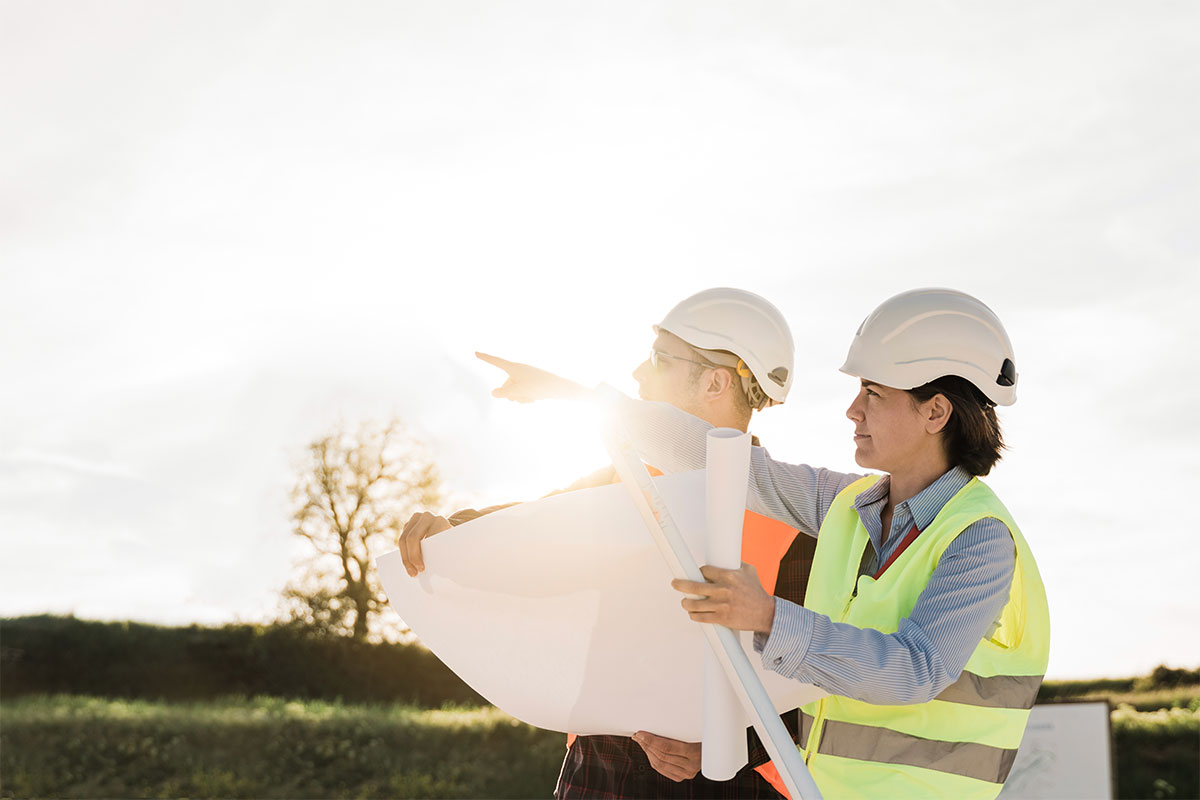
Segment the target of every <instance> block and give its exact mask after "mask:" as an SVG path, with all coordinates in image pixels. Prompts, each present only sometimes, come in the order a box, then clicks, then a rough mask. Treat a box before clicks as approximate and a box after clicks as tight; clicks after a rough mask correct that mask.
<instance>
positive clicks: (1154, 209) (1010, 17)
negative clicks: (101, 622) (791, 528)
mask: <svg viewBox="0 0 1200 800" xmlns="http://www.w3.org/2000/svg"><path fill="white" fill-rule="evenodd" d="M1198 31H1200V6H1197V5H1196V4H1193V3H1187V2H1177V3H1170V2H1159V3H1149V4H1146V3H1143V4H1138V5H1137V7H1136V10H1135V9H1133V7H1131V6H1130V5H1129V4H1125V3H1115V2H1106V3H1097V2H1078V3H1067V2H1057V3H1050V4H1047V3H1040V2H1025V3H1004V4H948V3H923V4H919V3H904V4H889V3H869V4H867V3H864V4H854V5H851V4H816V3H809V2H804V3H791V4H775V3H743V2H739V3H710V2H707V3H697V2H690V0H689V1H688V2H683V1H682V0H680V2H663V3H649V2H640V1H639V2H618V3H604V4H586V3H573V2H561V1H560V0H554V2H538V3H533V2H529V3H505V4H492V3H463V2H442V1H440V0H439V1H436V2H435V1H434V0H429V2H409V3H395V2H386V3H385V2H361V3H354V4H350V5H347V4H335V3H312V2H308V3H300V2H259V3H254V4H245V3H236V2H178V3H170V4H163V3H159V2H129V1H128V0H118V1H117V2H111V3H104V4H65V3H57V2H45V1H44V0H37V1H36V2H13V1H12V0H4V2H2V3H0V340H2V341H3V347H2V348H0V369H2V370H3V375H4V376H5V380H4V382H3V384H2V385H0V545H2V547H3V558H2V559H0V586H3V592H2V593H0V614H4V615H14V614H25V613H36V612H42V611H52V612H67V611H74V613H76V614H77V615H79V616H81V617H88V618H111V619H142V620H152V621H161V622H168V623H183V622H189V621H200V622H209V623H219V622H222V621H226V620H231V619H259V618H262V615H263V614H265V613H267V612H268V611H269V610H270V609H272V608H273V606H274V593H275V592H276V591H277V590H278V588H279V587H280V586H281V585H282V584H283V583H284V581H285V580H286V579H287V577H288V575H289V570H290V568H291V562H292V558H293V556H294V555H295V553H296V543H295V542H294V541H293V539H295V537H293V536H292V535H291V534H290V532H289V530H290V529H289V522H288V513H289V506H288V490H289V487H290V485H291V484H292V482H293V480H294V478H295V475H296V466H295V464H296V462H297V460H298V459H299V458H300V457H301V456H302V454H303V450H304V446H305V444H306V443H307V442H308V441H310V440H311V439H313V438H315V437H317V436H319V435H321V434H323V433H324V432H326V431H327V430H328V429H329V426H330V425H331V423H332V422H333V420H334V419H336V418H337V417H338V416H339V415H341V416H343V417H346V418H348V419H362V418H373V417H382V416H386V415H387V414H389V413H392V412H394V413H397V414H399V415H401V416H402V417H403V418H404V419H405V420H407V421H408V423H409V424H410V426H411V427H412V428H413V429H414V430H416V431H417V432H419V433H420V435H422V436H423V437H424V438H425V439H426V440H427V441H428V442H429V443H430V445H431V446H432V448H433V451H434V454H435V457H436V459H437V461H438V463H439V464H440V466H441V468H442V471H443V474H444V477H445V481H446V484H447V486H448V488H449V489H450V490H451V491H452V492H454V494H455V499H456V501H457V502H458V503H459V504H461V505H468V504H476V503H487V502H497V501H502V500H513V499H525V498H532V497H535V496H537V495H539V494H542V493H544V492H545V491H547V490H549V489H552V488H555V487H559V486H563V485H565V484H567V483H569V482H571V481H572V480H573V479H575V478H576V477H578V476H579V475H581V474H583V473H584V472H586V471H590V470H591V469H594V468H596V467H598V466H601V465H602V464H603V463H604V462H605V456H604V452H603V448H602V447H601V445H600V442H599V440H598V438H597V436H596V432H595V430H594V429H593V428H592V427H591V425H590V423H589V422H588V421H587V419H586V418H584V417H580V416H578V415H577V414H576V413H575V412H574V411H572V409H571V408H570V407H569V406H563V405H555V404H549V405H545V404H544V405H541V406H516V405H513V404H507V403H504V402H502V401H498V400H493V399H492V398H491V397H490V396H489V391H490V389H491V388H493V387H494V386H495V385H497V384H498V383H499V380H500V374H499V373H498V372H497V371H495V370H494V369H492V368H490V367H488V366H486V365H484V364H482V363H480V362H477V361H476V360H475V359H474V358H473V357H472V353H473V351H474V350H476V349H482V350H487V351H489V352H493V353H496V354H499V355H502V356H505V357H509V358H513V359H517V360H525V361H530V362H533V363H536V364H539V365H541V366H545V367H548V368H551V369H555V370H557V371H561V372H563V373H564V374H567V375H569V376H571V377H573V378H576V379H578V380H581V381H584V382H587V383H597V382H600V381H607V382H609V383H611V384H613V385H615V386H617V387H618V388H621V389H624V390H626V391H629V392H632V391H634V384H633V381H632V379H631V378H630V376H629V372H630V371H631V370H632V369H633V367H634V366H635V365H636V364H637V363H638V362H639V361H640V360H642V358H644V354H645V351H646V350H647V348H648V346H649V343H650V341H651V338H652V333H651V331H650V325H652V324H653V323H654V322H657V321H658V320H659V319H660V318H661V317H662V316H663V314H665V313H666V311H667V310H668V309H669V308H670V307H671V306H672V305H674V304H675V303H676V302H677V301H678V300H680V299H682V298H683V297H685V296H687V295H688V294H691V293H692V292H695V291H698V290H700V289H703V288H708V287H710V286H721V285H730V286H738V287H741V288H745V289H749V290H751V291H755V292H758V293H759V294H762V295H764V296H765V297H767V298H768V299H770V300H771V301H772V302H774V303H775V304H776V305H778V306H779V307H780V309H782V310H783V312H784V313H785V315H786V316H787V317H788V319H789V320H790V321H791V323H792V326H793V331H794V333H795V336H796V339H797V341H798V343H799V351H798V359H797V377H796V380H795V383H794V386H793V390H792V398H791V400H790V401H789V402H788V404H787V405H786V406H784V407H782V408H776V409H771V410H769V411H767V412H766V413H764V414H763V415H762V416H761V419H759V420H758V421H756V422H755V423H754V427H753V429H754V431H755V432H756V433H758V434H759V435H760V437H761V438H762V439H763V441H764V443H765V444H766V445H767V447H768V449H769V450H770V451H771V453H772V455H773V456H774V457H776V458H779V459H782V460H789V461H805V462H808V463H812V464H820V465H824V466H829V467H832V468H840V469H843V470H852V469H854V463H853V460H852V452H853V445H852V443H851V440H850V436H851V424H850V423H849V422H848V421H847V420H846V419H845V417H844V415H843V412H844V410H845V407H846V406H847V405H848V403H849V401H850V399H851V397H852V395H853V393H854V380H853V379H851V378H849V377H847V376H844V375H841V374H840V373H838V372H837V367H838V366H839V365H840V363H841V360H842V358H843V357H844V355H845V350H846V347H847V346H848V344H849V341H850V337H851V336H852V334H853V332H854V330H855V328H856V327H857V326H858V323H859V322H860V321H861V319H862V318H863V316H865V315H866V314H867V313H868V312H869V311H870V310H871V309H872V308H873V307H874V306H875V305H876V304H877V303H878V302H880V301H881V300H883V299H885V298H886V297H888V296H890V295H891V294H894V293H896V292H898V291H901V290H904V289H908V288H913V287H917V286H929V285H944V286H952V287H955V288H959V289H962V290H965V291H967V292H970V293H973V294H976V295H977V296H979V297H980V298H981V299H983V300H984V301H985V302H987V303H988V304H989V305H991V306H992V308H993V309H995V310H996V311H997V313H999V315H1000V316H1001V318H1002V319H1003V320H1004V321H1005V323H1006V325H1007V327H1008V330H1009V332H1010V334H1011V337H1012V339H1013V341H1014V345H1015V347H1016V352H1017V365H1018V368H1019V370H1020V374H1021V382H1020V402H1019V403H1018V404H1017V405H1016V406H1014V407H1012V408H1010V409H1004V410H1003V411H1002V416H1001V419H1002V422H1003V424H1004V426H1005V431H1006V435H1007V438H1008V441H1009V442H1010V444H1011V446H1012V450H1011V452H1010V453H1009V455H1008V456H1007V457H1006V458H1005V460H1004V461H1003V462H1001V465H1000V466H999V467H998V468H997V470H996V471H995V472H994V473H993V476H992V477H991V478H989V482H990V483H991V484H992V485H993V486H994V487H995V488H996V489H997V490H998V491H999V493H1000V495H1001V496H1002V497H1003V498H1004V500H1005V502H1006V503H1007V505H1008V506H1009V507H1010V509H1011V510H1012V511H1013V512H1014V514H1015V515H1016V517H1017V519H1018V520H1019V521H1020V523H1021V526H1022V529H1023V530H1024V532H1025V534H1026V536H1027V538H1028V539H1029V541H1030V542H1031V545H1032V547H1033V548H1034V551H1035V553H1036V555H1037V557H1038V560H1039V564H1040V566H1041V570H1042V574H1043V576H1044V579H1045V582H1046V586H1047V589H1048V592H1049V596H1050V603H1051V610H1052V616H1053V622H1054V630H1053V648H1052V659H1051V665H1050V675H1051V676H1052V677H1060V678H1061V677H1085V676H1097V675H1128V674H1135V673H1141V672H1145V671H1147V670H1149V669H1150V668H1152V667H1154V666H1155V665H1157V664H1159V663H1162V662H1166V663H1168V664H1171V665H1174V666H1185V665H1186V666H1195V665H1197V664H1200V636H1198V635H1197V633H1198V632H1200V595H1198V594H1197V592H1196V591H1195V588H1194V584H1195V580H1194V578H1193V572H1194V565H1195V561H1196V557H1197V553H1198V549H1197V547H1196V545H1195V544H1194V540H1195V534H1194V532H1193V529H1194V527H1195V526H1194V525H1193V524H1191V523H1190V522H1189V516H1188V512H1189V509H1190V506H1191V503H1190V502H1189V501H1187V500H1186V497H1187V496H1189V493H1190V490H1189V489H1188V488H1187V487H1188V486H1193V485H1195V484H1196V483H1197V481H1198V480H1200V455H1198V453H1200V425H1198V423H1197V415H1196V412H1195V409H1196V407H1197V404H1198V402H1200V389H1198V387H1200V379H1198V377H1197V376H1198V375H1200V359H1198V358H1197V356H1196V351H1195V345H1196V343H1197V342H1198V341H1200V335H1198V334H1200V324H1198V323H1197V321H1196V308H1197V307H1200V304H1198V302H1197V301H1198V300H1200V269H1198V266H1200V241H1198V240H1200V234H1198V233H1197V231H1198V227H1197V225H1196V222H1197V209H1198V208H1200V191H1198V188H1197V187H1198V186H1200V182H1198V179H1200V174H1198V172H1200V170H1198V167H1200V137H1197V135H1196V130H1197V128H1198V127H1200V112H1198V111H1197V108H1198V107H1197V104H1196V102H1195V100H1196V97H1197V96H1200V61H1198V60H1197V59H1196V57H1195V54H1196V51H1197V44H1198V43H1200V42H1198V40H1200V35H1198V34H1197V32H1198Z"/></svg>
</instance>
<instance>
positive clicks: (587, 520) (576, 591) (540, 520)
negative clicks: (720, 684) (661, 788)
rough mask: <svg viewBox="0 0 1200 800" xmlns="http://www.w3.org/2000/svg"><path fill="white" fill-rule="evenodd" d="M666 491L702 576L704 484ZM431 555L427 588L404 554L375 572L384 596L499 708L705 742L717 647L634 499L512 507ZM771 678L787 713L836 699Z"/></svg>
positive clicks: (435, 545)
mask: <svg viewBox="0 0 1200 800" xmlns="http://www.w3.org/2000/svg"><path fill="white" fill-rule="evenodd" d="M655 483H656V484H657V485H658V487H659V490H660V492H661V494H662V496H663V499H664V501H665V503H666V505H667V507H668V509H669V511H670V513H671V515H672V516H673V517H674V519H675V522H676V523H677V524H678V526H679V528H680V530H681V531H682V533H683V535H684V538H685V539H687V541H688V544H689V546H690V547H691V549H692V552H693V554H694V555H695V557H696V559H697V561H698V562H699V563H704V549H703V540H704V528H705V519H704V508H705V492H704V484H705V473H704V471H703V470H698V471H696V472H689V473H681V474H677V475H668V476H663V477H660V478H657V479H656V481H655ZM423 545H424V546H423V550H424V554H425V565H426V569H425V571H424V572H422V573H421V574H420V575H419V576H418V577H416V578H410V577H409V576H408V574H407V573H406V572H405V571H404V567H403V564H402V561H401V558H400V554H399V552H393V553H388V554H386V555H383V556H381V557H380V558H379V559H378V560H377V565H378V568H379V571H380V577H381V578H382V581H383V585H384V589H385V590H386V591H387V594H388V598H389V600H390V601H391V605H392V607H393V608H395V609H396V611H397V612H398V613H399V615H400V616H401V618H403V619H404V621H405V622H406V623H407V624H408V625H409V626H411V627H412V629H413V631H414V632H415V633H416V634H417V636H419V637H420V638H421V640H422V641H423V642H424V643H425V644H426V645H427V646H428V647H429V648H430V649H431V650H432V651H433V652H434V653H435V654H437V656H438V657H439V658H440V659H441V660H442V661H443V662H444V663H446V665H447V666H449V667H450V668H451V669H452V670H454V672H455V673H457V674H458V676H459V677H461V678H462V679H463V680H464V681H466V682H467V683H468V684H470V685H471V686H472V687H473V688H474V689H475V690H476V691H478V692H479V693H480V694H481V695H483V696H484V697H486V698H487V699H488V700H489V701H490V702H492V703H493V704H495V705H496V706H498V707H499V708H502V709H504V710H505V711H507V712H508V713H510V714H512V715H513V716H515V717H517V718H518V719H521V720H524V721H525V722H528V723H530V724H531V725H536V726H537V727H540V728H546V729H550V730H558V731H570V732H573V733H578V734H618V735H630V734H632V733H633V732H634V731H637V730H648V731H651V732H653V733H657V734H659V735H662V736H668V737H671V738H673V739H681V740H684V741H700V740H701V735H702V734H701V731H702V724H701V707H702V692H703V689H702V684H703V681H702V673H703V667H702V665H703V663H704V657H703V654H704V652H705V650H706V648H707V644H706V643H705V641H704V638H703V636H702V634H701V632H700V626H699V625H698V624H697V623H695V622H692V621H691V620H690V619H688V616H687V613H686V612H685V611H683V609H682V608H680V605H679V601H680V599H681V597H682V595H680V594H679V593H678V592H676V591H675V590H673V589H671V587H670V574H669V572H668V571H667V567H666V565H665V564H664V563H663V561H662V558H661V557H660V556H659V554H658V552H657V550H656V548H655V545H654V542H653V540H652V539H651V537H650V535H649V534H648V533H647V531H646V528H645V524H644V523H643V521H642V519H641V518H640V516H639V515H638V512H637V511H636V510H635V508H634V505H633V502H632V500H631V499H630V497H629V494H628V491H627V489H626V488H625V487H623V486H620V485H613V486H604V487H600V488H597V489H585V490H581V491H577V492H570V493H567V494H561V495H556V496H553V497H548V498H544V499H542V500H538V501H535V502H531V503H524V504H522V505H518V506H513V507H512V508H507V509H504V510H502V511H498V512H495V513H492V514H488V515H486V516H484V517H480V518H479V519H476V520H473V521H471V522H468V523H465V524H463V525H460V526H458V527H456V528H452V529H450V530H448V531H445V532H443V533H441V534H438V535H437V536H434V537H431V538H429V539H426V540H425V541H424V543H423ZM749 641H750V640H749V636H746V637H745V639H744V642H745V646H746V647H747V651H748V652H749V653H750V659H751V662H752V663H753V664H755V666H756V669H759V668H758V664H759V662H760V659H759V657H758V655H757V654H754V653H753V652H752V649H751V648H750V647H749ZM759 674H760V677H761V678H762V680H763V683H764V684H765V686H766V688H767V690H768V692H769V693H770V695H771V698H772V700H773V701H774V702H775V705H776V708H778V709H779V710H780V711H786V710H788V709H792V708H796V707H797V706H799V705H801V704H803V703H806V702H809V701H810V700H813V699H816V698H818V697H821V696H823V694H824V693H823V692H821V690H819V689H817V688H815V687H813V686H809V685H807V684H801V683H799V682H796V681H789V680H787V679H785V678H783V677H781V676H779V675H777V674H776V673H774V672H770V671H767V670H761V669H759Z"/></svg>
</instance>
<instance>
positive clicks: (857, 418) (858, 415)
mask: <svg viewBox="0 0 1200 800" xmlns="http://www.w3.org/2000/svg"><path fill="white" fill-rule="evenodd" d="M859 399H860V398H858V397H856V398H854V402H853V403H851V404H850V407H849V408H847V409H846V416H847V417H848V418H849V419H850V421H851V422H862V420H863V415H862V412H861V411H860V410H859V407H858V401H859Z"/></svg>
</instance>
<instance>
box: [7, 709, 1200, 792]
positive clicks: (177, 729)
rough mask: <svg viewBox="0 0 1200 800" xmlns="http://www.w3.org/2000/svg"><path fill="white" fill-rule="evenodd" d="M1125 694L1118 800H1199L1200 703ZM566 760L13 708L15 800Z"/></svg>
mask: <svg viewBox="0 0 1200 800" xmlns="http://www.w3.org/2000/svg"><path fill="white" fill-rule="evenodd" d="M1194 689H1195V687H1192V689H1191V690H1190V691H1193V692H1194ZM1185 691H1189V690H1185ZM1126 694H1129V695H1130V696H1131V697H1133V698H1134V699H1135V700H1136V701H1137V702H1136V704H1133V703H1131V704H1125V705H1121V706H1120V707H1118V708H1117V709H1116V710H1114V711H1113V714H1112V727H1113V736H1114V739H1115V742H1116V759H1117V775H1118V786H1117V796H1118V797H1122V798H1124V797H1133V798H1159V797H1161V798H1176V799H1178V798H1195V797H1200V698H1197V697H1196V696H1195V694H1194V693H1193V694H1191V695H1188V694H1186V693H1185V694H1184V695H1180V694H1178V693H1176V692H1174V691H1173V690H1172V691H1158V690H1156V691H1154V692H1146V693H1142V695H1141V696H1138V695H1137V693H1132V694H1130V693H1126ZM1114 696H1115V695H1114ZM1121 696H1124V695H1121ZM1185 698H1190V699H1188V701H1187V703H1186V704H1184V703H1183V702H1182V700H1183V699H1185ZM1153 703H1160V704H1162V705H1160V707H1158V708H1155V709H1154V710H1138V707H1137V706H1138V705H1147V706H1148V705H1152V704H1153ZM563 751H564V737H563V736H562V735H561V734H558V733H552V732H548V731H542V730H538V729H536V728H532V727H530V726H528V725H525V724H523V723H521V722H519V721H517V720H515V719H513V718H512V717H510V716H509V715H507V714H505V713H504V712H502V711H500V710H498V709H495V708H492V707H490V706H485V707H474V706H449V705H448V706H444V707H443V708H440V709H425V708H419V707H415V706H411V705H401V704H374V705H372V704H354V705H351V704H343V703H340V702H327V701H313V700H308V701H296V700H285V699H280V698H271V697H256V698H251V699H244V698H225V699H221V700H216V701H211V702H198V703H166V702H158V701H146V700H110V699H104V698H96V697H83V696H77V695H55V696H48V697H47V696H38V697H34V696H30V697H25V698H19V699H12V700H5V701H4V702H3V704H2V706H0V796H3V797H29V796H34V797H47V796H50V797H96V796H103V797H138V798H141V797H295V798H317V797H339V798H341V797H345V798H376V797H379V798H383V797H389V798H390V797H395V798H404V797H497V798H499V797H548V796H550V794H551V793H552V791H553V789H554V783H555V778H556V776H557V774H558V768H559V765H560V763H561V761H562V756H563Z"/></svg>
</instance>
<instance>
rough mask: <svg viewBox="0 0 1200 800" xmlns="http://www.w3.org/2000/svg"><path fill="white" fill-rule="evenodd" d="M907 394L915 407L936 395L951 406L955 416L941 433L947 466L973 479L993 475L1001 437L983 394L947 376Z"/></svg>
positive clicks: (990, 408) (992, 408) (1002, 438)
mask: <svg viewBox="0 0 1200 800" xmlns="http://www.w3.org/2000/svg"><path fill="white" fill-rule="evenodd" d="M908 393H909V394H910V395H912V398H913V400H914V401H915V402H917V403H924V402H925V401H926V400H929V399H930V398H932V397H933V396H934V395H937V394H941V395H945V397H946V399H947V400H949V401H950V405H952V406H954V413H952V414H951V415H950V420H949V421H948V422H947V423H946V427H945V428H943V429H942V444H943V445H945V448H946V455H947V456H949V457H950V462H951V463H952V464H956V465H958V466H961V467H962V468H963V469H965V470H966V471H967V472H969V473H971V474H972V475H987V474H988V473H989V472H991V471H992V467H993V466H995V465H996V462H997V461H999V460H1000V451H1001V450H1003V449H1004V436H1003V435H1002V434H1001V433H1000V421H999V420H997V419H996V407H995V405H993V404H992V402H991V401H990V400H988V399H987V397H985V396H984V394H983V392H981V391H979V390H978V389H976V388H975V385H974V384H973V383H971V382H970V381H968V380H967V379H966V378H960V377H959V376H957V375H946V376H943V377H941V378H938V379H937V380H933V381H930V382H929V383H926V384H924V385H922V386H918V387H916V388H915V389H909V390H908Z"/></svg>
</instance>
